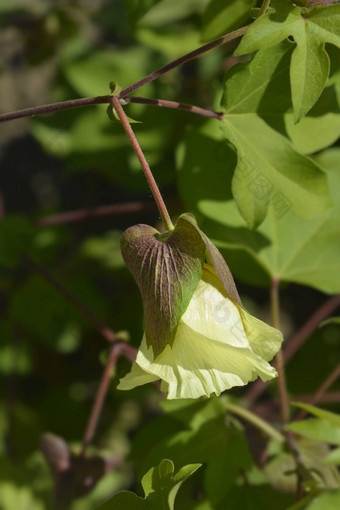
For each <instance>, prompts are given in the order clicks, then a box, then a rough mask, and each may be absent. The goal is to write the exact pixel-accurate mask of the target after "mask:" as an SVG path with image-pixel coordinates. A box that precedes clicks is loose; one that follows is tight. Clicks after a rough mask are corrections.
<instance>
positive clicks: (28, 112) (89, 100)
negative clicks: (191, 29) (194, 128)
mask: <svg viewBox="0 0 340 510" xmlns="http://www.w3.org/2000/svg"><path fill="white" fill-rule="evenodd" d="M249 27H250V25H247V26H244V27H241V28H239V29H237V30H234V31H233V32H230V33H229V34H226V35H223V36H222V37H219V38H218V39H215V40H214V41H212V42H210V43H208V44H205V45H204V46H201V47H200V48H197V49H196V50H194V51H191V52H190V53H187V54H186V55H183V56H182V57H180V58H178V59H176V60H174V61H173V62H170V63H169V64H167V65H166V66H164V67H162V68H161V69H158V71H155V72H153V73H151V74H149V75H148V76H145V77H144V78H142V79H141V80H139V81H138V82H136V83H134V84H132V85H130V86H129V87H127V88H126V89H123V90H122V91H121V92H120V94H118V95H117V96H116V97H117V98H118V99H122V98H125V97H126V96H127V95H128V94H131V92H133V91H135V90H137V89H138V88H140V87H142V86H143V85H146V84H147V83H150V82H151V81H153V80H155V79H156V78H158V77H159V76H161V75H162V74H164V73H166V72H168V71H170V70H171V69H175V68H176V67H178V66H180V65H182V64H184V63H186V62H189V60H192V59H193V58H196V57H199V56H200V55H203V53H206V52H207V51H209V50H211V49H213V48H216V47H217V46H221V45H222V44H225V43H227V42H229V41H232V40H233V39H237V38H238V37H241V36H242V35H244V34H245V33H246V32H247V30H248V28H249ZM112 97H113V96H112V95H106V96H96V97H84V98H81V99H71V100H69V101H61V102H60V103H52V104H48V105H43V106H34V107H32V108H25V109H24V110H18V111H16V112H10V113H3V114H1V115H0V122H4V121H8V120H14V119H19V118H21V117H31V116H34V115H40V114H43V113H51V112H56V111H60V110H68V109H70V108H79V107H81V106H90V105H94V104H105V103H108V104H111V103H112ZM125 101H126V99H125ZM163 106H164V105H163ZM168 107H169V108H171V106H169V105H168ZM184 109H186V108H184ZM198 110H199V107H197V110H196V111H194V110H192V111H193V112H194V113H198ZM202 111H205V110H204V109H202ZM200 115H204V113H202V112H201V113H200Z"/></svg>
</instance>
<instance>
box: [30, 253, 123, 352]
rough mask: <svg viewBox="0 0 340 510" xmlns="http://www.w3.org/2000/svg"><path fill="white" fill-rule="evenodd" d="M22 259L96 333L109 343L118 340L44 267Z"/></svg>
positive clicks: (110, 330)
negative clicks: (80, 314)
mask: <svg viewBox="0 0 340 510" xmlns="http://www.w3.org/2000/svg"><path fill="white" fill-rule="evenodd" d="M23 259H24V261H25V262H26V264H27V265H28V266H29V267H30V268H31V269H33V271H35V272H36V273H38V274H40V276H42V277H43V278H44V280H46V281H47V282H49V283H50V284H51V285H52V286H53V287H54V288H55V289H56V290H57V291H58V292H60V294H62V295H63V296H64V297H65V298H66V299H67V300H68V301H69V302H70V303H72V304H73V305H74V306H75V307H76V308H77V309H78V310H79V311H80V312H81V313H82V314H83V315H84V317H86V318H87V319H88V320H89V322H91V323H92V324H93V325H94V326H95V328H96V329H97V330H98V332H99V333H100V334H101V335H102V336H103V337H104V338H105V339H106V340H107V341H108V342H110V343H112V342H116V341H117V340H118V338H117V336H116V335H115V333H114V332H113V331H112V329H110V328H108V327H107V326H105V325H104V324H103V323H102V322H101V320H100V319H98V317H96V316H95V315H94V314H93V313H92V312H91V310H89V309H88V308H87V307H86V306H85V305H84V304H83V303H82V302H81V301H79V299H78V298H77V297H76V296H75V295H74V294H72V292H70V291H69V290H68V289H67V288H66V287H64V285H63V284H61V283H60V282H59V281H58V280H56V279H55V277H54V276H53V275H52V274H51V273H49V271H47V270H46V269H45V268H44V267H42V266H41V265H40V264H37V263H36V262H34V261H33V260H32V259H31V258H30V257H28V256H27V255H23Z"/></svg>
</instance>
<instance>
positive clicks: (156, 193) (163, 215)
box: [113, 96, 174, 230]
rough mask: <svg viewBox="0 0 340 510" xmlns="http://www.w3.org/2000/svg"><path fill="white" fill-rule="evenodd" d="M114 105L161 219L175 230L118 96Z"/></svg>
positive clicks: (114, 99) (114, 97) (168, 228)
mask: <svg viewBox="0 0 340 510" xmlns="http://www.w3.org/2000/svg"><path fill="white" fill-rule="evenodd" d="M113 105H114V108H115V110H116V112H117V115H118V117H119V119H120V121H121V123H122V125H123V128H124V130H125V133H126V134H127V136H128V137H129V140H130V142H131V145H132V147H133V150H134V151H135V153H136V156H137V158H138V159H139V162H140V164H141V166H142V170H143V172H144V175H145V178H146V180H147V182H148V185H149V187H150V190H151V192H152V195H153V197H154V199H155V202H156V204H157V207H158V210H159V213H160V215H161V218H162V220H163V222H164V225H165V227H166V228H167V230H172V229H173V228H174V226H173V224H172V221H171V218H170V216H169V213H168V210H167V208H166V205H165V203H164V200H163V197H162V195H161V193H160V191H159V189H158V186H157V184H156V181H155V178H154V176H153V174H152V172H151V169H150V167H149V163H148V162H147V161H146V158H145V156H144V153H143V151H142V148H141V146H140V145H139V143H138V140H137V138H136V135H135V134H134V132H133V129H132V127H131V126H130V123H129V121H128V118H127V116H126V115H125V112H124V110H123V108H122V107H121V104H120V102H119V100H118V99H117V97H116V96H113Z"/></svg>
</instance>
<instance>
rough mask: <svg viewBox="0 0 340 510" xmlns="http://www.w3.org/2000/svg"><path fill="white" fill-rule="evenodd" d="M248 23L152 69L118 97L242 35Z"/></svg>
mask: <svg viewBox="0 0 340 510" xmlns="http://www.w3.org/2000/svg"><path fill="white" fill-rule="evenodd" d="M249 27H250V25H247V26H245V27H242V28H238V29H237V30H234V31H233V32H230V33H229V34H226V35H222V37H219V38H218V39H215V40H214V41H211V42H210V43H208V44H204V46H201V47H200V48H197V49H196V50H194V51H191V52H190V53H187V54H186V55H183V56H182V57H180V58H177V59H176V60H174V61H173V62H170V63H169V64H167V65H166V66H164V67H161V68H160V69H158V71H154V72H153V73H151V74H149V75H148V76H145V77H144V78H142V79H141V80H139V81H138V82H137V83H134V84H133V85H130V86H129V87H127V88H126V89H123V90H122V91H121V92H120V93H119V94H118V95H117V98H118V99H122V98H123V97H125V96H127V95H129V94H131V93H132V92H134V91H135V90H137V89H139V88H140V87H142V86H143V85H146V84H147V83H150V82H151V81H153V80H156V79H157V78H159V76H161V75H162V74H164V73H167V72H168V71H171V70H172V69H175V68H176V67H178V66H180V65H182V64H185V63H186V62H189V60H192V59H193V58H196V57H199V56H200V55H203V53H206V52H207V51H209V50H211V49H213V48H216V47H217V46H221V44H225V43H227V42H229V41H232V40H233V39H237V38H238V37H241V36H242V35H244V34H245V33H246V32H247V30H248V28H249Z"/></svg>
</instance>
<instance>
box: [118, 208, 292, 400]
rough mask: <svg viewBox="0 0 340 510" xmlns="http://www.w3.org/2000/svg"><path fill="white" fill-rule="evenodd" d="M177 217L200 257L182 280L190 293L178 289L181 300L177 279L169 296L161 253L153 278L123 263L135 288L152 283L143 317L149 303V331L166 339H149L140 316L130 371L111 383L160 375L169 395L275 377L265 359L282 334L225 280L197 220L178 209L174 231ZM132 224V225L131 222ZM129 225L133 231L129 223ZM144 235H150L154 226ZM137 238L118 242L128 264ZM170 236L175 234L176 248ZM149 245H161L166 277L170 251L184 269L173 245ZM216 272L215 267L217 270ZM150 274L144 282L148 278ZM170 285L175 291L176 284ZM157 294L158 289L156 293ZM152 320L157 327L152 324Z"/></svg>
mask: <svg viewBox="0 0 340 510" xmlns="http://www.w3.org/2000/svg"><path fill="white" fill-rule="evenodd" d="M180 220H181V221H182V222H183V221H186V222H187V224H186V226H188V222H189V224H190V225H191V226H192V228H193V229H195V231H196V232H199V238H200V239H201V241H202V243H203V244H202V246H203V247H204V250H203V251H204V254H203V256H202V258H201V262H202V264H199V267H198V268H197V267H196V269H199V270H198V271H196V272H198V273H199V277H198V278H197V279H194V282H190V283H189V285H190V288H192V287H194V288H193V290H192V292H191V293H190V292H189V295H190V299H187V298H188V296H186V300H187V301H188V303H187V304H186V306H182V304H183V303H182V301H183V295H184V291H183V288H182V287H183V285H182V287H181V291H180V292H177V298H176V297H175V298H174V297H173V296H172V291H171V283H173V284H174V282H171V281H169V280H168V281H166V279H165V277H164V273H162V264H161V261H162V259H159V258H158V256H155V259H156V261H157V264H156V266H155V267H156V268H158V278H157V277H156V278H153V277H152V275H149V281H148V282H145V281H144V278H142V281H141V279H140V278H138V275H140V271H141V267H140V264H139V273H138V274H137V275H136V270H134V267H132V269H131V270H132V272H133V273H134V275H135V277H136V280H137V283H138V284H139V287H140V289H141V292H142V296H143V294H144V296H145V294H147V293H148V292H146V291H145V288H144V287H143V285H147V288H148V289H149V287H151V289H153V291H155V297H156V300H155V302H156V304H155V303H152V302H150V301H149V302H145V300H144V299H143V303H144V317H148V316H150V308H151V309H152V308H154V312H155V314H154V320H155V325H156V328H155V329H154V328H153V329H152V330H151V336H152V335H153V333H154V332H155V331H156V334H157V329H158V331H159V335H160V336H162V334H163V335H165V337H167V340H166V341H165V342H162V341H161V342H156V343H154V342H153V341H152V340H151V342H150V341H148V340H149V339H148V324H146V323H145V321H144V328H145V333H144V336H143V339H142V343H141V346H140V348H139V351H138V354H137V358H136V361H135V362H134V363H133V365H132V368H131V371H130V372H129V373H128V374H127V375H126V376H125V377H124V378H123V379H122V380H121V381H120V383H119V385H118V389H122V390H128V389H132V388H134V387H136V386H140V385H142V384H146V383H149V382H152V381H156V380H158V379H160V380H161V381H162V383H161V389H162V390H163V391H165V392H167V393H168V398H169V399H175V398H199V397H201V396H207V397H209V396H210V395H211V394H212V393H215V394H216V395H219V394H220V393H221V392H223V391H225V390H228V389H230V388H232V387H233V386H243V385H245V384H247V383H248V382H250V381H253V380H254V379H256V378H257V377H260V378H261V379H262V380H263V381H267V380H269V379H272V378H273V377H276V375H277V373H276V371H275V369H274V368H273V367H272V366H271V365H270V364H269V363H268V361H270V360H271V359H272V358H273V357H274V355H275V354H276V352H277V351H278V350H279V348H280V345H281V342H282V335H281V333H280V331H278V330H277V329H275V328H272V327H271V326H268V325H267V324H265V323H263V322H262V321H260V320H258V319H256V318H255V317H252V316H251V315H250V314H248V313H247V312H246V311H245V310H244V308H243V307H242V304H241V302H240V299H239V297H238V294H237V291H236V288H235V287H234V286H233V280H230V278H231V279H232V277H231V274H230V271H229V269H228V267H227V266H226V264H225V262H224V260H223V258H222V256H221V255H220V253H219V252H218V250H217V248H216V247H215V246H214V245H212V243H211V242H210V241H209V240H208V239H207V238H206V236H205V235H204V234H203V233H202V232H200V231H199V229H198V227H197V225H196V224H195V223H194V222H193V220H192V218H191V217H189V216H188V215H183V216H182V217H181V218H180V219H179V220H178V222H177V224H176V227H175V231H176V228H179V227H180V225H178V223H179V222H180ZM138 227H139V228H140V227H141V226H138ZM135 228H136V227H132V229H135ZM148 228H150V227H148ZM190 228H191V227H190ZM129 231H130V229H129ZM147 232H148V234H147V235H150V231H149V230H148V231H147ZM130 233H131V232H130ZM135 233H136V231H134V234H135ZM144 235H145V234H144ZM152 235H153V236H155V234H152ZM143 237H144V236H143ZM137 238H139V239H140V236H137V237H136V236H135V235H134V236H132V237H131V238H130V240H131V239H133V241H132V244H133V245H134V246H133V248H132V247H131V244H130V242H128V245H127V246H126V245H124V240H123V243H122V252H123V256H124V258H126V261H127V264H128V266H129V264H130V266H129V267H130V268H131V260H134V261H136V254H137V258H138V254H139V255H140V256H141V248H140V243H138V242H137V246H136V239H137ZM168 240H169V238H168V239H167V240H166V241H165V242H164V241H161V242H162V243H163V245H164V244H165V243H166V242H168ZM191 241H192V239H191ZM178 244H179V243H178V239H177V242H176V243H175V247H176V248H177V247H178ZM199 244H200V243H198V245H199ZM156 247H158V248H156ZM172 248H173V246H172ZM191 248H192V245H191ZM126 250H127V251H128V253H129V254H131V250H132V253H133V256H132V259H130V258H129V257H126V253H127V251H126ZM142 251H143V250H142ZM150 251H151V252H152V249H150V248H149V250H145V252H146V253H149V257H150ZM154 251H155V253H156V252H157V255H158V253H159V252H161V254H162V257H163V259H164V260H166V261H167V262H166V263H165V266H166V267H167V270H168V275H169V277H170V280H171V275H172V271H171V270H170V272H169V264H170V262H169V260H170V259H171V260H172V262H173V264H174V267H176V268H177V269H178V267H177V266H182V267H183V265H184V266H185V267H187V269H188V270H189V273H190V258H189V259H185V257H184V255H183V253H180V256H179V254H178V253H177V262H178V263H176V259H175V257H174V253H173V251H176V250H173V249H170V250H169V252H168V251H167V250H164V246H161V247H159V246H158V244H157V243H156V244H155V247H154ZM199 251H200V250H198V252H199ZM184 254H185V252H184ZM145 257H146V256H145V253H144V255H143V257H142V258H143V260H144V263H145V260H146V258H145ZM183 257H184V258H183ZM194 258H195V257H194ZM198 259H199V257H198ZM222 261H223V262H222ZM213 262H214V265H215V267H214V265H213ZM149 269H150V266H149ZM156 272H157V271H156ZM177 273H178V271H177ZM218 273H220V274H222V278H221V276H220V274H218ZM160 275H161V276H160ZM181 278H182V280H184V281H185V283H187V275H186V274H184V276H183V275H182V274H177V280H176V278H175V283H176V281H177V282H178V281H179V280H180V279H181ZM158 279H160V281H161V285H163V286H165V287H166V288H167V289H168V292H166V298H167V299H168V306H167V307H164V303H163V306H160V307H159V303H158V304H157V301H159V300H158V299H157V294H158V291H157V282H158ZM150 282H151V285H149V284H150ZM184 286H185V284H184ZM226 286H227V287H228V291H227V290H226ZM169 289H170V290H169ZM160 290H162V289H160ZM163 290H164V289H163ZM174 293H175V294H176V289H175V291H174ZM231 293H232V295H231ZM144 296H143V297H144ZM163 298H164V296H163V297H162V298H161V300H162V299H163ZM153 305H154V306H153ZM184 305H185V303H184ZM146 308H147V309H146ZM172 308H173V309H175V310H176V309H177V310H178V309H179V310H180V313H179V314H178V319H177V318H176V319H175V320H174V325H175V326H174V328H172V325H170V328H168V332H169V330H170V329H171V334H170V335H169V334H167V326H165V327H164V320H163V319H164V318H163V317H162V314H163V313H165V314H168V313H169V311H170V312H171V310H172ZM157 316H158V320H157ZM174 316H176V313H174ZM157 324H158V326H159V328H157ZM162 328H163V332H162ZM172 330H173V331H172Z"/></svg>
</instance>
